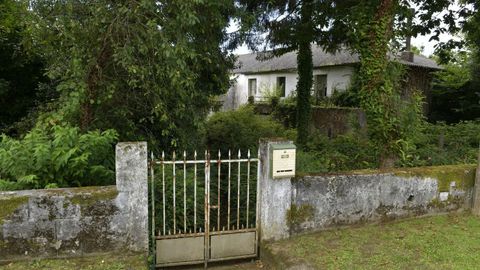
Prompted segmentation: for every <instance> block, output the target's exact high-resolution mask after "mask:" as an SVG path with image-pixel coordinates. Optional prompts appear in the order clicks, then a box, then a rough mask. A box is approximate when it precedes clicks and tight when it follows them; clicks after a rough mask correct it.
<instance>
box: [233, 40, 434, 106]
mask: <svg viewBox="0 0 480 270" xmlns="http://www.w3.org/2000/svg"><path fill="white" fill-rule="evenodd" d="M312 56H313V57H312V60H313V66H314V69H313V87H312V94H313V95H315V96H317V97H324V96H331V95H332V94H333V93H334V92H335V91H345V90H346V89H348V88H349V86H350V82H351V79H352V76H353V75H354V73H355V69H356V68H355V66H356V65H358V63H359V58H358V55H356V54H352V53H349V52H348V51H346V50H342V51H340V52H338V53H336V54H330V53H326V52H325V51H323V50H322V49H321V48H320V47H317V46H312ZM407 56H408V57H409V58H404V57H398V60H399V62H401V63H403V64H405V65H408V66H412V67H415V68H421V69H424V70H427V71H429V70H436V69H439V66H438V65H437V64H436V63H435V61H433V60H431V59H428V58H425V57H423V56H419V55H413V54H412V53H409V54H408V55H407ZM296 65H297V62H296V52H290V53H287V54H284V55H282V56H280V57H275V58H270V59H267V60H260V59H259V54H256V53H251V54H244V55H239V56H238V59H237V67H236V68H235V69H234V70H233V74H232V76H231V79H232V81H233V84H232V86H231V88H230V89H229V91H228V93H227V94H226V95H225V96H224V97H223V110H232V109H236V108H238V107H239V106H241V105H243V104H246V103H247V102H248V98H249V97H250V96H252V97H253V99H254V100H255V101H263V100H264V99H265V97H266V96H269V95H272V94H273V93H274V91H278V92H280V96H281V97H288V96H290V95H292V94H293V93H294V92H295V89H296V85H297V81H298V75H297V69H296Z"/></svg>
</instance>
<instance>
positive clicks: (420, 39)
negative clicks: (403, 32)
mask: <svg viewBox="0 0 480 270" xmlns="http://www.w3.org/2000/svg"><path fill="white" fill-rule="evenodd" d="M451 8H452V9H453V10H457V9H459V6H458V5H457V4H455V5H453V6H452V7H451ZM443 15H444V13H443V12H442V13H439V14H437V15H436V17H441V16H443ZM236 28H237V26H235V25H233V24H231V25H230V26H229V27H228V29H227V32H232V31H235V29H236ZM430 37H431V35H422V36H417V37H412V46H415V47H417V48H421V47H422V46H423V47H424V48H423V51H422V54H423V55H425V56H427V57H428V56H431V55H432V54H433V52H434V51H435V45H436V44H437V43H438V41H429V39H430ZM454 38H455V39H458V38H456V37H453V36H452V35H450V34H441V35H440V36H439V39H440V42H445V41H448V40H450V39H454ZM250 52H251V51H250V50H249V49H248V48H247V46H246V45H243V46H241V47H239V48H237V49H236V50H235V51H233V53H234V54H246V53H250Z"/></svg>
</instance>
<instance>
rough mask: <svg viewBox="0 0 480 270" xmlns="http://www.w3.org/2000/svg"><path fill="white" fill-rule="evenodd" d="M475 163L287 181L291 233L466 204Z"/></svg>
mask: <svg viewBox="0 0 480 270" xmlns="http://www.w3.org/2000/svg"><path fill="white" fill-rule="evenodd" d="M475 169H476V166H475V165H458V166H437V167H425V168H410V169H404V170H393V171H390V172H358V173H353V174H343V175H323V176H322V175H318V176H304V177H299V178H298V179H292V204H291V207H290V209H289V210H288V213H287V217H286V222H287V225H288V226H289V228H290V235H292V234H298V233H303V232H308V231H316V230H322V229H326V228H331V227H336V226H342V225H351V224H358V223H364V222H376V221H385V220H392V219H397V218H404V217H414V216H422V215H428V214H436V213H443V212H448V211H454V210H461V209H468V208H471V204H472V196H473V185H474V182H475Z"/></svg>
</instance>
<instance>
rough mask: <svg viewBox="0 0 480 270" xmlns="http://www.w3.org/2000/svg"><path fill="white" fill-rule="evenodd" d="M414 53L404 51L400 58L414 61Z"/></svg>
mask: <svg viewBox="0 0 480 270" xmlns="http://www.w3.org/2000/svg"><path fill="white" fill-rule="evenodd" d="M413 57H414V53H413V52H411V51H405V52H402V54H401V55H400V58H401V59H402V60H404V61H407V62H413Z"/></svg>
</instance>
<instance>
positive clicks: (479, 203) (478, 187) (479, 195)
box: [472, 149, 480, 216]
mask: <svg viewBox="0 0 480 270" xmlns="http://www.w3.org/2000/svg"><path fill="white" fill-rule="evenodd" d="M472 213H473V214H474V215H477V216H480V149H479V151H478V164H477V171H476V174H475V186H474V187H473V206H472Z"/></svg>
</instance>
